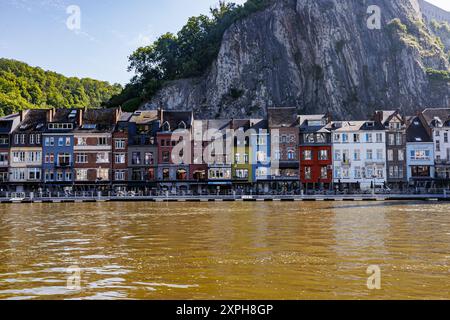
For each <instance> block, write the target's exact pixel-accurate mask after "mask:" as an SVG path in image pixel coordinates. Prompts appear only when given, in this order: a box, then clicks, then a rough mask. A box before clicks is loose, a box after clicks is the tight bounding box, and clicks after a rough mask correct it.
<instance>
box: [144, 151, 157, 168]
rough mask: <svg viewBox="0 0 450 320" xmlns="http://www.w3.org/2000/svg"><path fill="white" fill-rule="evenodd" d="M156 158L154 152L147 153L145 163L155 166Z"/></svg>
mask: <svg viewBox="0 0 450 320" xmlns="http://www.w3.org/2000/svg"><path fill="white" fill-rule="evenodd" d="M154 162H155V161H154V156H153V152H146V153H145V154H144V163H145V164H146V165H153V164H154Z"/></svg>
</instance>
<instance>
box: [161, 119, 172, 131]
mask: <svg viewBox="0 0 450 320" xmlns="http://www.w3.org/2000/svg"><path fill="white" fill-rule="evenodd" d="M162 130H163V131H165V132H167V131H170V124H169V122H167V121H166V122H164V124H163V125H162Z"/></svg>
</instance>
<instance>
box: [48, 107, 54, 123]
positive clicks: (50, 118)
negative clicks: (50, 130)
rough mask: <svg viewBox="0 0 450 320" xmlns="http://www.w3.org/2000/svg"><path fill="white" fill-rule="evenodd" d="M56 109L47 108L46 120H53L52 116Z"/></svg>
mask: <svg viewBox="0 0 450 320" xmlns="http://www.w3.org/2000/svg"><path fill="white" fill-rule="evenodd" d="M55 113H56V110H55V109H53V108H52V109H49V110H47V122H53V117H54V116H55Z"/></svg>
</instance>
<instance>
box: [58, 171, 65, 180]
mask: <svg viewBox="0 0 450 320" xmlns="http://www.w3.org/2000/svg"><path fill="white" fill-rule="evenodd" d="M63 180H64V174H63V173H62V172H57V173H56V181H59V182H61V181H63Z"/></svg>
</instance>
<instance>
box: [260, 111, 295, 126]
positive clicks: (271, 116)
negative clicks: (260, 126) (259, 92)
mask: <svg viewBox="0 0 450 320" xmlns="http://www.w3.org/2000/svg"><path fill="white" fill-rule="evenodd" d="M267 117H268V120H269V127H270V128H290V127H295V126H297V125H298V122H297V108H269V109H268V110H267Z"/></svg>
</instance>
